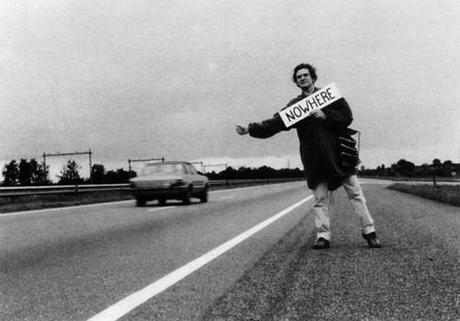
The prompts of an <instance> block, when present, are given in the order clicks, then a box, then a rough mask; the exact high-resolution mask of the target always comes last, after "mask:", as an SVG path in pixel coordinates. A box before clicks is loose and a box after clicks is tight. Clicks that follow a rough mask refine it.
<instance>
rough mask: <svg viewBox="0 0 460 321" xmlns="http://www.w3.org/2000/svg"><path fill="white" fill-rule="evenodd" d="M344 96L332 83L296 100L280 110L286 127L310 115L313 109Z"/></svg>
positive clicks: (322, 106)
mask: <svg viewBox="0 0 460 321" xmlns="http://www.w3.org/2000/svg"><path fill="white" fill-rule="evenodd" d="M340 98H342V95H341V94H340V91H339V89H338V88H337V86H336V85H335V83H332V84H330V85H327V86H326V87H324V88H323V89H321V90H318V91H316V92H314V93H313V94H311V95H310V96H308V97H306V98H304V99H302V100H300V101H298V102H296V103H295V104H293V105H291V106H289V107H288V108H286V109H283V110H282V111H280V112H279V114H280V116H281V119H282V120H283V123H284V125H286V127H290V126H292V125H294V124H295V123H297V122H298V121H301V120H302V119H304V118H306V117H308V116H309V115H310V114H311V112H312V111H314V110H316V109H321V108H324V107H326V106H328V105H330V104H332V103H333V102H335V101H337V100H338V99H340Z"/></svg>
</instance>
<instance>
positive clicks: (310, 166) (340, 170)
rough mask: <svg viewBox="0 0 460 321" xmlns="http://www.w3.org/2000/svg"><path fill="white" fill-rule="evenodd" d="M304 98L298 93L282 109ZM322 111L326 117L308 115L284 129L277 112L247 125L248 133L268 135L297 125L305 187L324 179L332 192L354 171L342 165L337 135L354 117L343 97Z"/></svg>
mask: <svg viewBox="0 0 460 321" xmlns="http://www.w3.org/2000/svg"><path fill="white" fill-rule="evenodd" d="M305 97H306V96H304V95H299V96H298V97H296V98H294V99H292V100H291V101H290V102H289V103H288V105H287V106H286V107H285V108H287V107H289V106H291V105H293V104H294V103H296V102H298V101H299V100H302V99H303V98H305ZM283 109H284V108H283ZM322 111H323V112H324V114H325V115H326V119H325V120H322V119H317V118H313V117H307V118H304V119H303V120H301V121H299V122H297V123H296V124H294V125H293V126H291V127H290V128H286V126H285V125H284V123H283V121H282V119H281V117H280V115H279V113H276V114H275V115H274V116H273V118H270V119H267V120H264V121H262V122H258V123H251V124H249V135H251V136H252V137H256V138H268V137H271V136H273V135H275V134H277V133H279V132H281V131H286V130H290V129H291V128H296V130H297V135H298V137H299V142H300V157H301V159H302V164H303V166H304V169H305V175H306V179H307V183H308V187H309V188H311V189H314V188H316V186H318V184H319V183H321V182H327V183H328V187H329V190H331V191H333V190H335V189H337V188H338V187H340V186H341V185H342V180H343V178H345V177H348V176H350V175H353V174H355V173H356V169H355V167H354V166H352V167H346V166H344V165H343V162H342V159H341V156H340V154H341V153H340V143H339V138H338V137H339V136H343V135H346V134H347V132H348V131H349V129H348V128H347V127H348V126H349V125H350V124H351V122H352V121H353V117H352V113H351V109H350V107H349V105H348V103H347V102H346V100H345V99H344V98H340V99H339V100H337V101H335V102H334V103H332V104H330V105H329V106H326V107H324V108H323V109H322Z"/></svg>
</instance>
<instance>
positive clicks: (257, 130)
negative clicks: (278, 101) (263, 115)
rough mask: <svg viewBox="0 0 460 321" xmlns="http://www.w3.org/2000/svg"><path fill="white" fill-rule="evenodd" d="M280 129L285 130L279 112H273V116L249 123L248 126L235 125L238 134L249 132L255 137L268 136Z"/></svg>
mask: <svg viewBox="0 0 460 321" xmlns="http://www.w3.org/2000/svg"><path fill="white" fill-rule="evenodd" d="M282 130H287V128H286V126H285V125H284V123H283V121H282V120H281V117H280V115H279V114H275V115H274V116H273V118H270V119H266V120H264V121H261V122H257V123H250V124H249V125H248V126H241V125H237V126H236V132H237V133H238V134H240V135H246V134H249V135H250V136H251V137H255V138H268V137H271V136H273V135H275V134H277V133H279V132H280V131H282Z"/></svg>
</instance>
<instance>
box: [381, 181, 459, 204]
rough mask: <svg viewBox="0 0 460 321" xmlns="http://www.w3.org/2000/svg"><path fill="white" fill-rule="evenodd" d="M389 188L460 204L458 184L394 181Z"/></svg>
mask: <svg viewBox="0 0 460 321" xmlns="http://www.w3.org/2000/svg"><path fill="white" fill-rule="evenodd" d="M388 188H389V189H393V190H396V191H400V192H404V193H409V194H414V195H417V196H421V197H424V198H428V199H431V200H435V201H438V202H442V203H447V204H451V205H455V206H460V186H459V185H437V186H433V185H426V184H417V185H410V184H401V183H396V184H392V185H390V186H388Z"/></svg>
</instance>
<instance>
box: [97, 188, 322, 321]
mask: <svg viewBox="0 0 460 321" xmlns="http://www.w3.org/2000/svg"><path fill="white" fill-rule="evenodd" d="M312 198H313V195H310V196H308V197H306V198H304V199H302V200H300V201H299V202H297V203H295V204H293V205H291V206H289V207H287V208H285V209H284V210H282V211H281V212H278V213H277V214H275V215H273V216H272V217H270V218H268V219H266V220H265V221H263V222H261V223H259V224H257V225H255V226H253V227H252V228H250V229H249V230H246V231H245V232H243V233H241V234H239V235H237V236H235V237H234V238H232V239H231V240H229V241H227V242H225V243H223V244H222V245H220V246H218V247H216V248H214V249H213V250H211V251H209V252H207V253H206V254H204V255H202V256H200V257H198V258H197V259H195V260H193V261H191V262H189V263H187V264H185V265H184V266H182V267H180V268H178V269H176V270H174V271H172V272H170V273H169V274H167V275H165V276H164V277H162V278H161V279H159V280H157V281H155V282H153V283H151V284H150V285H148V286H146V287H144V288H143V289H141V290H139V291H136V292H134V293H132V294H130V295H129V296H127V297H126V298H124V299H122V300H120V301H118V302H116V303H115V304H113V305H111V306H109V307H108V308H106V309H105V310H103V311H101V312H99V313H98V314H96V315H94V316H93V317H91V318H90V319H88V321H114V320H118V319H119V318H121V317H122V316H124V315H125V314H127V313H129V312H131V311H132V310H134V309H135V308H136V307H138V306H140V305H141V304H143V303H145V302H146V301H148V300H150V299H151V298H153V297H154V296H156V295H157V294H159V293H161V292H163V291H165V290H166V289H168V288H169V287H171V286H173V285H174V284H176V283H177V282H179V281H181V280H182V279H184V278H186V277H187V276H188V275H190V274H192V273H193V272H195V271H196V270H198V269H199V268H201V267H203V266H204V265H206V264H208V263H210V262H211V261H213V260H214V259H216V258H218V257H219V256H221V255H222V254H224V253H226V252H227V251H229V250H230V249H232V248H233V247H235V246H237V245H238V244H240V243H242V242H243V241H245V240H246V239H248V238H250V237H251V236H252V235H254V234H256V233H257V232H259V231H260V230H262V229H264V228H265V227H267V226H268V225H270V224H272V223H273V222H275V221H277V220H278V219H280V218H281V217H283V216H285V215H286V214H288V213H289V212H291V211H292V210H294V209H295V208H297V207H299V206H300V205H302V204H303V203H305V202H307V201H309V200H310V199H312Z"/></svg>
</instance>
